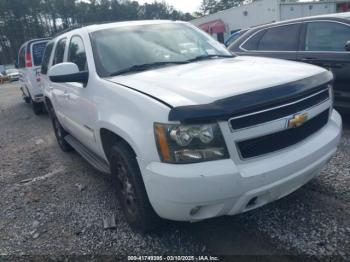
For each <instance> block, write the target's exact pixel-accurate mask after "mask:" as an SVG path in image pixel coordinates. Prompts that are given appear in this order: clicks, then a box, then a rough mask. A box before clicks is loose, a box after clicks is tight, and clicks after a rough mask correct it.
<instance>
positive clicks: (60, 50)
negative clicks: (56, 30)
mask: <svg viewBox="0 0 350 262" xmlns="http://www.w3.org/2000/svg"><path fill="white" fill-rule="evenodd" d="M66 42H67V39H66V38H63V39H61V40H59V41H58V43H57V45H56V50H55V56H54V57H53V62H52V65H56V64H59V63H62V62H63V58H64V50H65V49H66Z"/></svg>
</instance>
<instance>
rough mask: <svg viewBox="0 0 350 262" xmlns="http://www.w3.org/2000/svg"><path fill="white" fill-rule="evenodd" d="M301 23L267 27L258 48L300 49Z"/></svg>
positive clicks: (268, 49) (270, 49)
mask: <svg viewBox="0 0 350 262" xmlns="http://www.w3.org/2000/svg"><path fill="white" fill-rule="evenodd" d="M299 29H300V24H294V25H285V26H278V27H273V28H269V29H267V31H266V32H265V34H264V35H263V37H262V38H261V40H260V42H259V45H258V49H259V50H262V51H296V50H297V49H298V39H299Z"/></svg>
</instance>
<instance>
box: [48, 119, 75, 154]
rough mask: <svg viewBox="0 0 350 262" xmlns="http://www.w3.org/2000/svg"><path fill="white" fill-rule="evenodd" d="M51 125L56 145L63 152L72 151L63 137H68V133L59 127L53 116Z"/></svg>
mask: <svg viewBox="0 0 350 262" xmlns="http://www.w3.org/2000/svg"><path fill="white" fill-rule="evenodd" d="M52 125H53V129H54V132H55V136H56V139H57V142H58V145H59V146H60V148H61V149H62V151H63V152H69V151H72V150H73V148H72V147H71V145H70V144H68V143H67V141H66V140H65V139H64V138H65V136H67V135H68V132H67V131H66V130H64V128H63V127H62V126H61V124H60V122H59V121H58V119H57V117H56V116H55V115H53V117H52Z"/></svg>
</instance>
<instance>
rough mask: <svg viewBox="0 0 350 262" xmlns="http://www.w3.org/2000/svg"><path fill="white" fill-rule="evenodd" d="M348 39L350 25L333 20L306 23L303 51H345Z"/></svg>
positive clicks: (349, 36) (349, 38) (349, 37)
mask: <svg viewBox="0 0 350 262" xmlns="http://www.w3.org/2000/svg"><path fill="white" fill-rule="evenodd" d="M349 40H350V27H349V26H346V25H344V24H339V23H334V22H313V23H308V24H307V25H306V36H305V51H345V44H346V42H347V41H349Z"/></svg>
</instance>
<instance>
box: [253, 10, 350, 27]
mask: <svg viewBox="0 0 350 262" xmlns="http://www.w3.org/2000/svg"><path fill="white" fill-rule="evenodd" d="M322 18H324V19H327V18H334V19H348V20H350V12H345V13H333V14H326V15H316V16H308V17H301V18H295V19H289V20H283V21H278V22H274V23H268V24H264V25H260V26H254V27H252V28H263V27H268V26H271V25H280V24H281V25H282V24H286V23H292V22H299V21H300V22H301V21H309V20H319V19H322Z"/></svg>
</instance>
